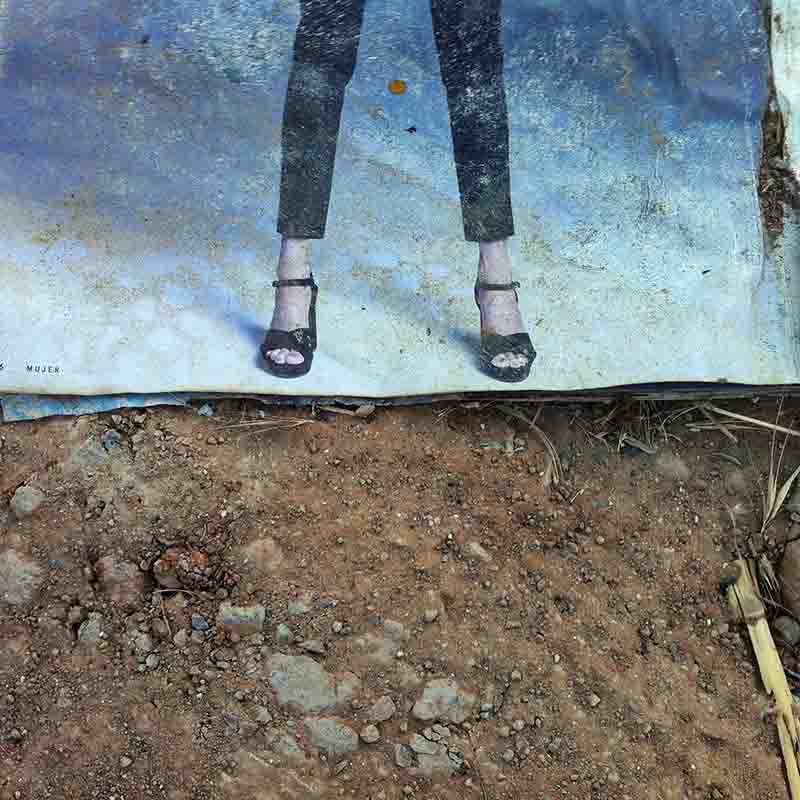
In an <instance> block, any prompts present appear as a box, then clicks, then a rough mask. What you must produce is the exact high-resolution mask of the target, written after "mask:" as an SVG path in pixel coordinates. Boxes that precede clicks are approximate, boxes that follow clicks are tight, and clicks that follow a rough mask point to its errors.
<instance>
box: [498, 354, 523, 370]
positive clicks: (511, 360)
mask: <svg viewBox="0 0 800 800" xmlns="http://www.w3.org/2000/svg"><path fill="white" fill-rule="evenodd" d="M527 363H528V359H527V357H526V356H523V355H520V354H519V353H499V354H498V355H496V356H495V357H494V358H493V359H492V366H494V367H498V368H499V369H521V368H522V367H524V366H526V365H527Z"/></svg>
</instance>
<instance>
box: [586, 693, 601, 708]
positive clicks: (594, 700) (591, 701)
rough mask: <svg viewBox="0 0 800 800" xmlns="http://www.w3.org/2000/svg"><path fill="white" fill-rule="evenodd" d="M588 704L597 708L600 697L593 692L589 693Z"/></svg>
mask: <svg viewBox="0 0 800 800" xmlns="http://www.w3.org/2000/svg"><path fill="white" fill-rule="evenodd" d="M588 702H589V706H590V707H591V708H597V706H599V705H600V697H599V696H598V695H596V694H595V693H594V692H592V694H590V695H589V701H588Z"/></svg>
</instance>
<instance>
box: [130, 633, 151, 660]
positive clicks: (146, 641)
mask: <svg viewBox="0 0 800 800" xmlns="http://www.w3.org/2000/svg"><path fill="white" fill-rule="evenodd" d="M155 646H156V644H155V642H154V641H153V637H152V636H151V635H150V634H149V633H137V634H136V636H134V639H133V647H134V649H135V651H136V654H137V655H140V656H146V655H147V654H148V653H150V652H152V650H153V649H154V648H155Z"/></svg>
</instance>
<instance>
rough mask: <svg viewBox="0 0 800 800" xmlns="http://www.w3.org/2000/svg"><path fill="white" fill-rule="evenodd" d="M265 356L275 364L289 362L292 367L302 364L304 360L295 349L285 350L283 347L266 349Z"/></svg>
mask: <svg viewBox="0 0 800 800" xmlns="http://www.w3.org/2000/svg"><path fill="white" fill-rule="evenodd" d="M267 357H268V358H269V359H271V360H272V361H273V362H275V363H276V364H289V365H291V366H293V367H296V366H297V365H298V364H302V363H303V361H304V360H305V359H304V358H303V356H302V355H300V353H298V352H297V351H296V350H287V349H286V348H285V347H281V348H280V349H279V350H267Z"/></svg>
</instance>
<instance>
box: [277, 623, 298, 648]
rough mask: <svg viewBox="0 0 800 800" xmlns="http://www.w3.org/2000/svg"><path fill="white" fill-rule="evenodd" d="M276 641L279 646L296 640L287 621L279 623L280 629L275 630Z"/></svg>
mask: <svg viewBox="0 0 800 800" xmlns="http://www.w3.org/2000/svg"><path fill="white" fill-rule="evenodd" d="M275 641H276V642H277V643H278V646H279V647H285V646H287V645H290V644H291V643H292V642H293V641H294V634H293V633H292V629H291V628H290V627H289V626H288V625H287V624H286V623H285V622H282V623H281V624H280V625H278V629H277V630H276V631H275Z"/></svg>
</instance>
